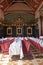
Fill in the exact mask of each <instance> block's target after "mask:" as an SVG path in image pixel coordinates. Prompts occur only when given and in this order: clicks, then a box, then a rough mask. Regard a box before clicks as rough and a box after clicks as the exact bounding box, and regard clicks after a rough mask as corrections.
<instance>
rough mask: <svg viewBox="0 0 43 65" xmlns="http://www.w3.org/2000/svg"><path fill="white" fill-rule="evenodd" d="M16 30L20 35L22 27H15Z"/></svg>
mask: <svg viewBox="0 0 43 65" xmlns="http://www.w3.org/2000/svg"><path fill="white" fill-rule="evenodd" d="M16 31H17V35H22V28H19V27H18V28H17V29H16Z"/></svg>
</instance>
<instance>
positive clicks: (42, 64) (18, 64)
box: [0, 44, 43, 65]
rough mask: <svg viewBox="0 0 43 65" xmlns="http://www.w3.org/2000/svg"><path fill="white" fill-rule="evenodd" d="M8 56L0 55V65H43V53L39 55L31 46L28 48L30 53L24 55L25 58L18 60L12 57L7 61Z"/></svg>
mask: <svg viewBox="0 0 43 65" xmlns="http://www.w3.org/2000/svg"><path fill="white" fill-rule="evenodd" d="M9 58H10V57H9V55H4V54H2V53H0V65H43V53H41V52H40V51H39V50H38V49H37V48H36V47H35V46H34V45H33V44H31V46H30V51H29V53H28V55H27V54H25V57H24V58H23V59H22V60H20V59H19V57H18V58H17V57H13V58H12V60H9Z"/></svg>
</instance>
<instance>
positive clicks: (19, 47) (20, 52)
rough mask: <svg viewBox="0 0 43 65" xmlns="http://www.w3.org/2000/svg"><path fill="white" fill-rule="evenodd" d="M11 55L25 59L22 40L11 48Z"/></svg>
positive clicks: (18, 40) (15, 42) (16, 41)
mask: <svg viewBox="0 0 43 65" xmlns="http://www.w3.org/2000/svg"><path fill="white" fill-rule="evenodd" d="M9 55H10V56H11V57H12V55H20V59H22V58H23V57H24V55H23V50H22V41H21V39H19V38H18V39H17V40H15V41H14V42H13V43H12V44H11V45H10V47H9Z"/></svg>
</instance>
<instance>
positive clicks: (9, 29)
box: [7, 27, 12, 35]
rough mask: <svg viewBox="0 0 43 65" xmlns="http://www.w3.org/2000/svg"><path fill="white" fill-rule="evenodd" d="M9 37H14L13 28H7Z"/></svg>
mask: <svg viewBox="0 0 43 65" xmlns="http://www.w3.org/2000/svg"><path fill="white" fill-rule="evenodd" d="M7 35H12V27H8V28H7Z"/></svg>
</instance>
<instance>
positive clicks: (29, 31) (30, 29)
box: [27, 27, 32, 35]
mask: <svg viewBox="0 0 43 65" xmlns="http://www.w3.org/2000/svg"><path fill="white" fill-rule="evenodd" d="M27 34H28V35H31V34H32V28H31V27H28V28H27Z"/></svg>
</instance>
